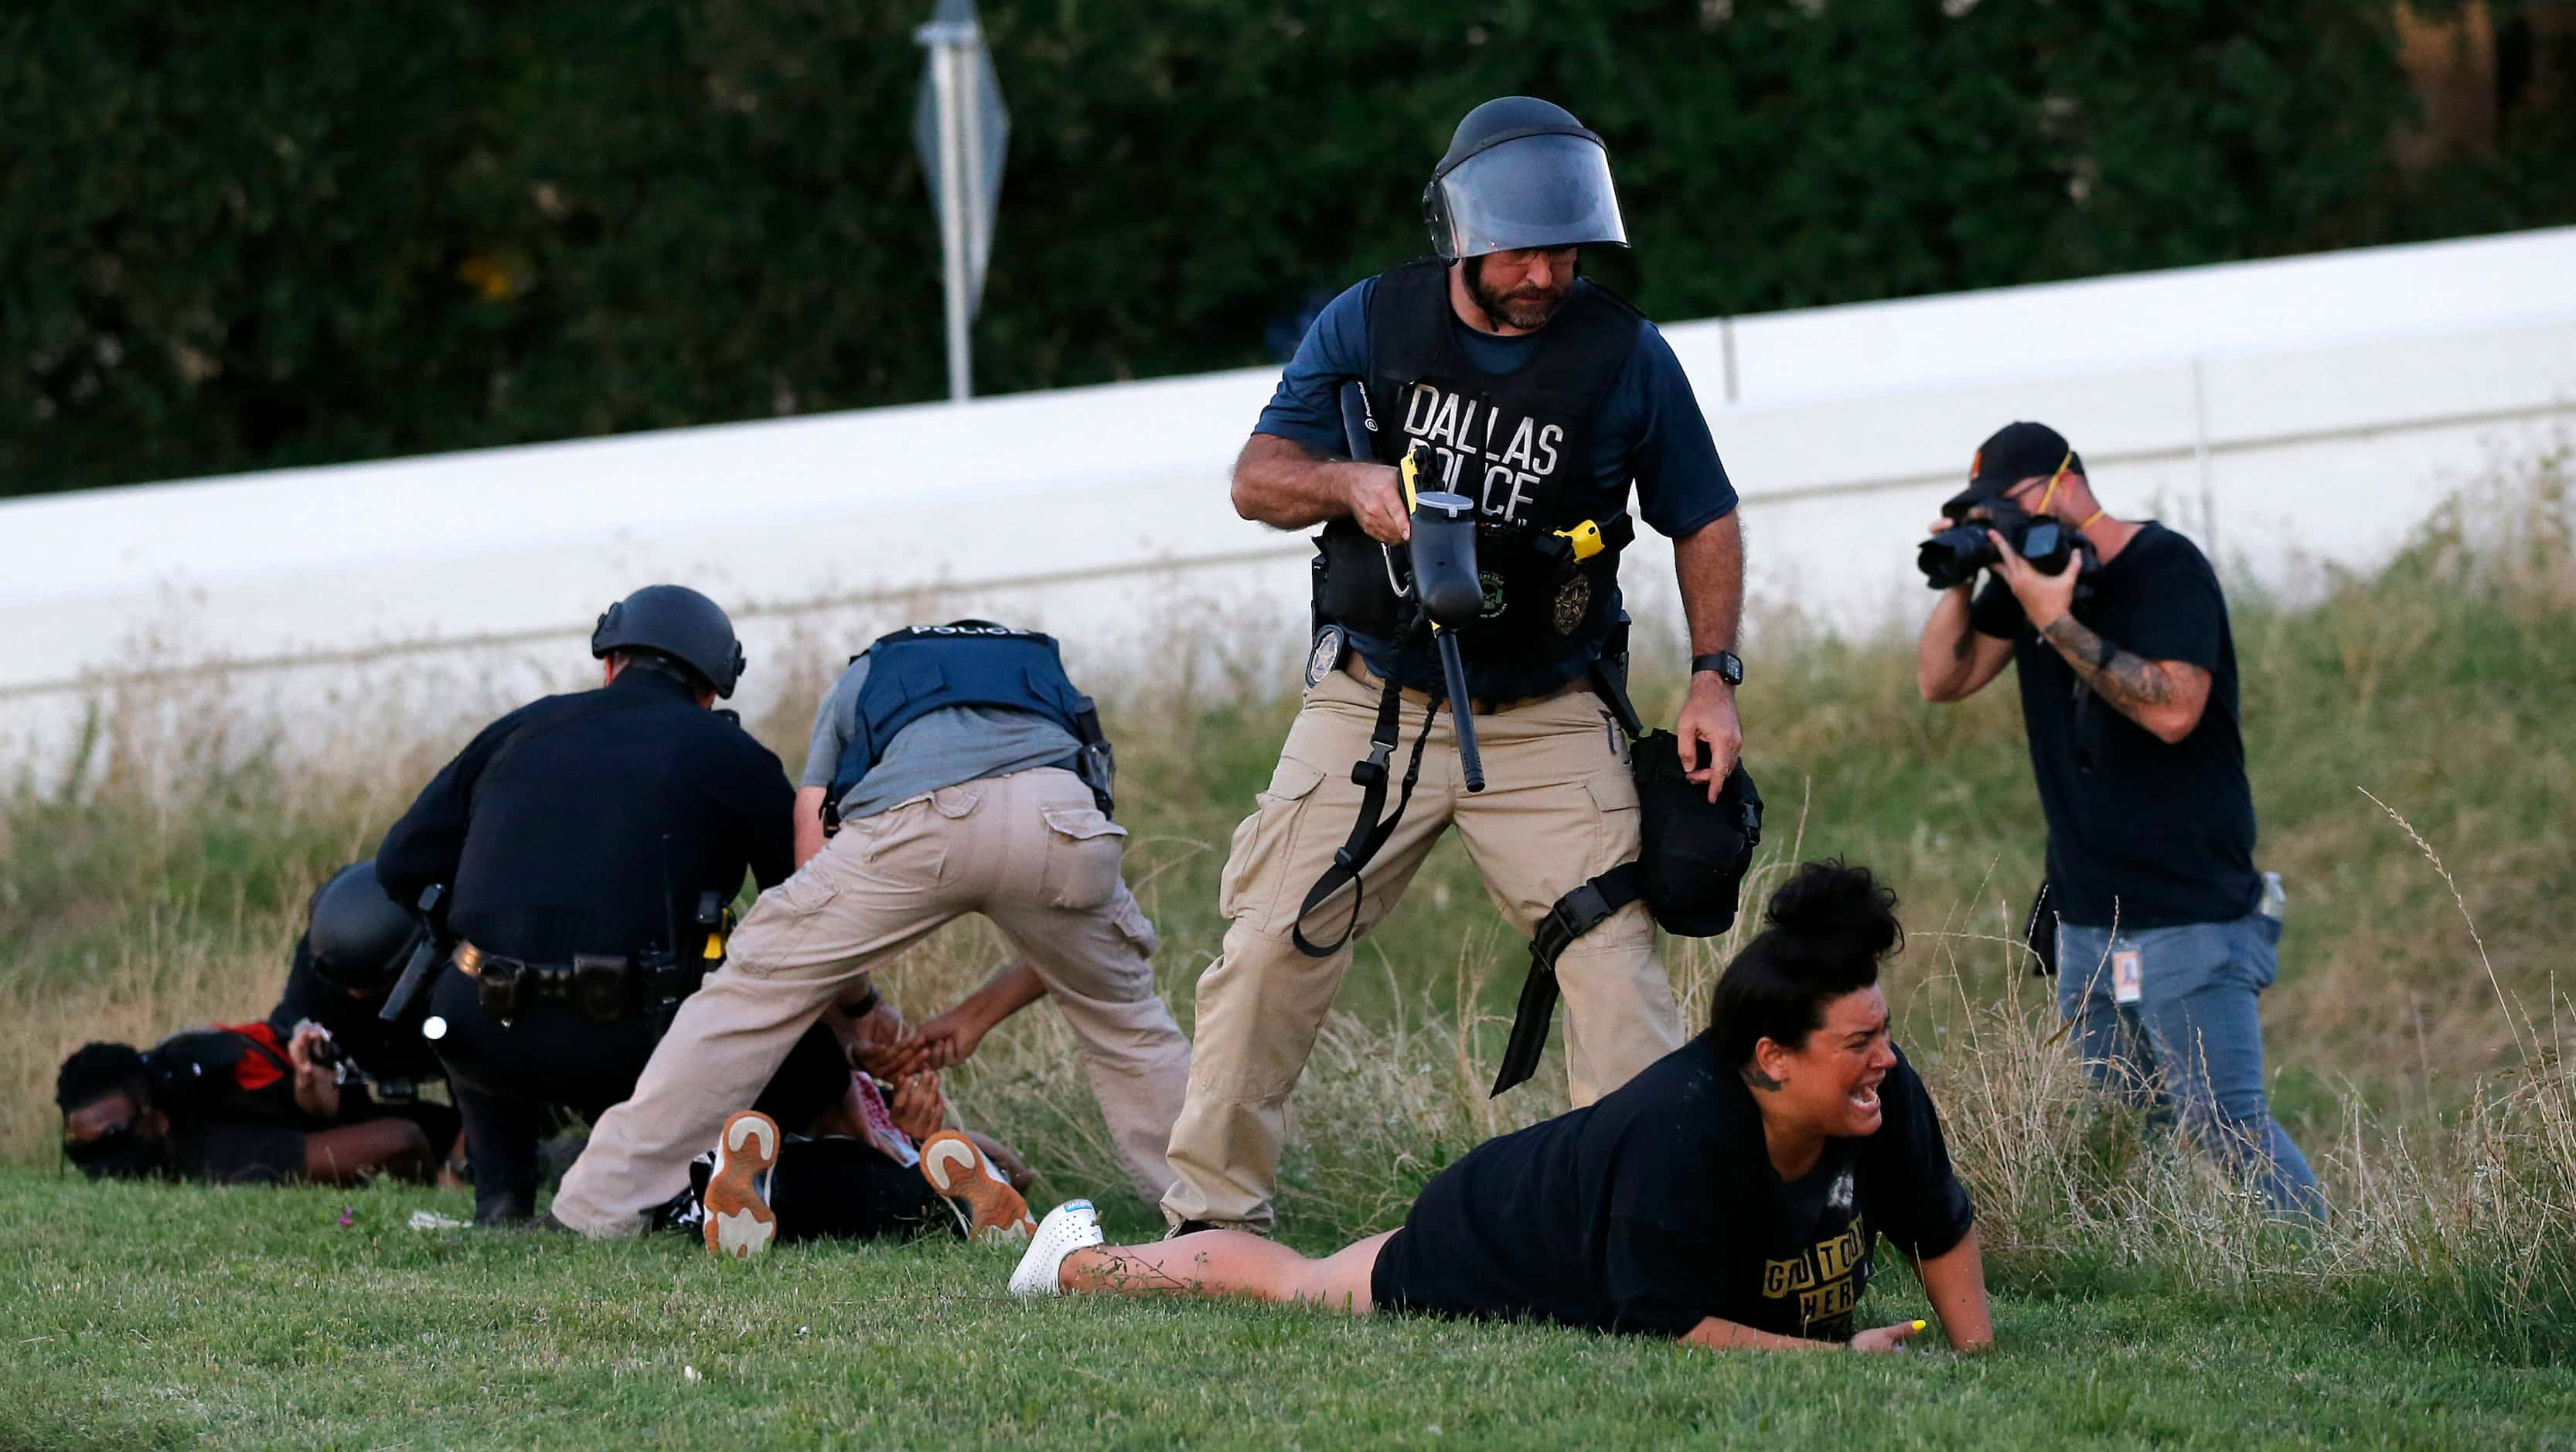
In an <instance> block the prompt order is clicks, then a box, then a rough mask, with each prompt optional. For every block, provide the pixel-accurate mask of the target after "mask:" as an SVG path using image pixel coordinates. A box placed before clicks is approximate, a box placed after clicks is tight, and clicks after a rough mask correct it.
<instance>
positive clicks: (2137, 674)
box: [2040, 614, 2173, 726]
mask: <svg viewBox="0 0 2576 1452" xmlns="http://www.w3.org/2000/svg"><path fill="white" fill-rule="evenodd" d="M2040 634H2041V635H2042V636H2044V637H2046V638H2047V640H2048V643H2049V644H2051V645H2053V646H2056V647H2057V653H2058V654H2059V655H2061V656H2064V657H2065V658H2066V663H2067V664H2068V665H2070V666H2073V667H2074V668H2075V674H2076V676H2077V678H2078V679H2080V680H2082V681H2083V682H2084V684H2086V685H2088V686H2091V687H2092V688H2093V693H2094V694H2095V695H2097V696H2100V697H2101V698H2102V699H2103V700H2105V701H2108V702H2110V703H2111V706H2112V708H2113V709H2114V710H2116V711H2118V712H2119V713H2120V714H2121V715H2123V716H2126V717H2128V718H2129V719H2130V720H2132V721H2136V722H2137V723H2138V724H2139V725H2141V726H2144V725H2146V724H2147V723H2146V722H2145V721H2144V720H2142V719H2140V716H2139V713H2140V712H2142V711H2151V710H2154V709H2155V708H2157V707H2159V706H2163V705H2166V704H2168V703H2169V702H2171V701H2172V700H2173V681H2172V679H2171V678H2170V677H2168V676H2167V675H2166V674H2165V672H2164V668H2163V667H2162V666H2159V665H2157V664H2156V663H2155V662H2154V661H2151V660H2148V659H2146V658H2145V657H2144V656H2140V655H2136V654H2133V653H2131V652H2129V651H2125V650H2122V649H2120V648H2119V647H2118V646H2112V647H2111V648H2110V650H2109V655H2110V659H2109V660H2108V661H2107V662H2105V663H2104V664H2102V665H2099V666H2096V665H2095V664H2093V662H2095V661H2097V660H2101V659H2102V657H2103V655H2104V650H2103V646H2104V641H2103V639H2102V637H2101V636H2099V635H2097V634H2095V633H2094V632H2093V631H2092V630H2090V629H2088V628H2087V627H2085V626H2084V625H2083V624H2082V623H2080V622H2079V621H2077V620H2076V618H2075V617H2074V616H2073V615H2071V614H2068V615H2060V616H2058V617H2057V619H2055V620H2053V621H2051V622H2050V623H2049V626H2048V628H2047V629H2045V630H2043V631H2041V632H2040Z"/></svg>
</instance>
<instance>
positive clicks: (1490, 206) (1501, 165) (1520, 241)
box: [1423, 135, 1628, 260]
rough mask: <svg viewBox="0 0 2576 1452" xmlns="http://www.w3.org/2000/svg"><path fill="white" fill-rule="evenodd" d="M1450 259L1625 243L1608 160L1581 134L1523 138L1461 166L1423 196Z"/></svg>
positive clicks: (1443, 252)
mask: <svg viewBox="0 0 2576 1452" xmlns="http://www.w3.org/2000/svg"><path fill="white" fill-rule="evenodd" d="M1423 210H1424V212H1425V213H1426V220H1427V221H1429V222H1430V224H1431V239H1432V242H1433V243H1434V244H1435V245H1436V246H1438V247H1439V249H1440V255H1441V256H1443V257H1446V258H1450V259H1453V260H1454V259H1456V258H1460V257H1482V256H1484V255H1485V254H1486V253H1488V252H1512V251H1517V250H1519V249H1521V248H1525V247H1581V246H1588V245H1591V244H1594V243H1609V244H1613V245H1616V246H1620V247H1625V246H1627V245H1628V228H1627V224H1626V223H1624V222H1622V221H1621V220H1620V219H1619V194H1618V192H1617V191H1615V190H1613V189H1612V187H1611V185H1610V155H1609V153H1608V152H1606V151H1603V150H1602V149H1601V147H1600V146H1599V145H1598V144H1597V143H1595V142H1592V141H1588V140H1586V139H1584V138H1583V137H1580V136H1556V135H1540V136H1523V137H1520V138H1518V139H1517V140H1512V141H1506V142H1504V143H1502V144H1501V145H1499V146H1496V147H1494V148H1493V149H1491V150H1489V151H1481V152H1478V153H1477V154H1476V155H1474V156H1471V157H1469V158H1467V159H1466V160H1465V161H1462V162H1460V163H1458V165H1457V166H1456V167H1455V168H1454V169H1452V170H1451V171H1450V172H1449V173H1448V175H1446V176H1443V177H1440V178H1439V179H1438V180H1436V181H1434V182H1432V184H1431V189H1430V191H1429V193H1428V194H1427V195H1426V196H1425V197H1424V198H1423Z"/></svg>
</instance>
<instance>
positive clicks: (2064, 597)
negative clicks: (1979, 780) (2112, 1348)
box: [1917, 423, 2321, 1214]
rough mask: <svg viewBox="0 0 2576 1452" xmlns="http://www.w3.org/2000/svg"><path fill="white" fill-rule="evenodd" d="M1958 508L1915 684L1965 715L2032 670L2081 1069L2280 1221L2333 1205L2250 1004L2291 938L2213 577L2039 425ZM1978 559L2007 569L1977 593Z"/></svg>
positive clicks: (1938, 557)
mask: <svg viewBox="0 0 2576 1452" xmlns="http://www.w3.org/2000/svg"><path fill="white" fill-rule="evenodd" d="M1943 512H1944V514H1945V515H1946V516H1947V517H1946V518H1945V519H1943V520H1942V521H1941V522H1940V523H1938V524H1936V525H1935V526H1934V527H1933V528H1934V531H1935V534H1934V539H1933V541H1931V542H1929V543H1927V544H1926V545H1925V546H1924V552H1923V560H1922V563H1923V566H1924V570H1925V573H1926V575H1927V576H1928V577H1930V579H1931V581H1932V583H1934V584H1935V585H1939V586H1943V587H1944V588H1943V589H1942V593H1941V598H1940V603H1939V604H1937V605H1935V606H1934V607H1933V611H1932V618H1931V619H1930V620H1929V621H1928V622H1926V623H1925V625H1924V627H1923V638H1922V642H1921V646H1920V650H1919V656H1918V662H1917V683H1918V684H1919V685H1920V687H1921V688H1922V692H1923V698H1924V699H1925V700H1927V701H1934V702H1948V701H1959V700H1964V699H1966V698H1967V697H1969V696H1972V695H1974V694H1976V693H1977V692H1978V691H1979V690H1981V689H1983V688H1984V687H1985V685H1986V684H1987V683H1988V682H1989V681H1992V680H1993V679H1994V678H1995V677H1996V676H1997V675H1999V674H2001V673H2002V671H2003V668H2004V666H2005V665H2006V664H2007V663H2010V664H2013V665H2015V666H2017V667H2018V669H2019V673H2020V678H2021V707H2022V722H2023V725H2024V727H2025V729H2026V730H2027V732H2028V734H2029V737H2030V759H2031V767H2032V770H2033V772H2034V774H2035V775H2036V777H2037V779H2038V783H2039V801H2040V808H2041V810H2042V812H2043V813H2044V814H2045V815H2046V817H2047V820H2048V880H2047V882H2046V884H2045V885H2044V886H2043V888H2042V889H2041V891H2042V894H2043V897H2042V900H2041V908H2040V911H2041V912H2042V913H2045V914H2046V915H2048V917H2049V918H2053V919H2054V925H2055V926H2054V938H2053V946H2054V951H2053V953H2052V954H2051V955H2050V957H2049V958H2047V959H2044V960H2043V961H2044V962H2048V963H2050V964H2051V965H2052V966H2055V967H2057V968H2059V969H2061V970H2062V971H2061V972H2060V976H2059V978H2058V995H2057V996H2058V1005H2059V1009H2060V1012H2061V1013H2062V1014H2063V1015H2064V1016H2065V1018H2066V1019H2067V1020H2068V1021H2069V1022H2070V1023H2071V1024H2072V1025H2073V1026H2074V1028H2075V1030H2076V1034H2077V1044H2078V1051H2079V1052H2080V1054H2081V1055H2082V1057H2083V1060H2084V1064H2085V1068H2086V1071H2087V1072H2088V1073H2089V1074H2090V1075H2091V1076H2092V1077H2093V1079H2094V1081H2095V1082H2096V1083H2103V1082H2105V1081H2106V1080H2107V1081H2111V1082H2112V1083H2113V1084H2114V1086H2115V1087H2116V1088H2117V1089H2118V1090H2119V1091H2120V1092H2121V1093H2122V1094H2123V1095H2124V1096H2125V1097H2127V1098H2129V1099H2131V1100H2132V1101H2133V1102H2137V1103H2139V1104H2141V1105H2145V1106H2151V1107H2152V1108H2153V1109H2154V1110H2155V1111H2156V1113H2157V1116H2158V1117H2159V1118H2163V1117H2165V1116H2167V1115H2178V1117H2179V1118H2180V1120H2181V1122H2182V1124H2183V1126H2184V1127H2185V1129H2186V1130H2187V1131H2189V1132H2190V1133H2191V1134H2192V1135H2193V1136H2194V1137H2195V1138H2198V1139H2199V1140H2201V1141H2202V1142H2203V1143H2204V1144H2205V1145H2206V1146H2207V1147H2208V1148H2209V1149H2210V1150H2211V1151H2212V1152H2214V1153H2216V1154H2217V1155H2219V1156H2220V1158H2221V1159H2222V1160H2223V1161H2224V1162H2225V1163H2227V1164H2229V1165H2231V1166H2233V1167H2237V1168H2240V1169H2249V1170H2252V1171H2254V1172H2255V1173H2257V1174H2258V1175H2259V1176H2260V1179H2261V1183H2262V1187H2263V1192H2264V1195H2265V1198H2266V1199H2267V1200H2268V1201H2269V1203H2270V1204H2271V1206H2272V1208H2273V1209H2274V1210H2275V1211H2277V1212H2282V1213H2302V1214H2314V1213H2316V1212H2317V1211H2318V1210H2319V1209H2320V1208H2321V1202H2320V1201H2319V1199H2318V1195H2317V1186H2316V1177H2315V1175H2314V1174H2312V1173H2311V1172H2310V1170H2309V1168H2308V1162H2307V1160H2306V1159H2305V1158H2304V1157H2302V1156H2301V1155H2300V1153H2299V1149H2298V1146H2297V1145H2295V1144H2292V1143H2291V1142H2290V1137H2289V1136H2288V1135H2287V1134H2286V1133H2284V1132H2283V1131H2282V1129H2281V1126H2280V1125H2279V1124H2278V1123H2277V1122H2276V1121H2274V1119H2273V1118H2272V1114H2271V1109H2270V1106H2269V1104H2268V1102H2267V1101H2266V1099H2265V1096H2264V1092H2263V1036H2262V1028H2261V1025H2260V1023H2259V1021H2258V1019H2257V1017H2256V1012H2255V1000H2256V997H2257V995H2259V994H2260V993H2261V992H2262V991H2263V990H2264V989H2265V988H2267V987H2269V986H2271V983H2272V980H2273V977H2274V975H2275V974H2276V973H2277V971H2278V960H2277V958H2276V957H2275V954H2274V946H2275V944H2276V943H2277V942H2278V941H2279V938H2280V932H2281V924H2280V920H2279V918H2278V916H2277V915H2275V914H2274V913H2273V912H2271V911H2270V910H2269V909H2270V908H2271V906H2272V905H2271V904H2270V903H2268V902H2267V901H2266V890H2265V886H2264V879H2263V877H2262V875H2261V874H2259V873H2257V872H2256V871H2255V868H2254V799H2253V793H2252V790H2251V788H2250V787H2249V786H2248V785H2247V782H2246V778H2245V746H2244V741H2243V739H2242V738H2241V736H2240V735H2239V733H2238V713H2237V679H2236V650H2235V645H2234V641H2233V639H2232V637H2231V636H2230V634H2229V632H2228V624H2227V602H2226V599H2225V597H2224V596H2223V595H2222V593H2221V592H2220V590H2219V587H2218V576H2217V574H2216V573H2215V572H2214V571H2212V570H2211V568H2210V566H2209V561H2208V560H2207V559H2206V558H2204V557H2203V556H2202V555H2201V553H2200V551H2199V550H2198V549H2197V548H2196V547H2194V546H2193V544H2192V543H2191V541H2190V540H2188V539H2185V538H2184V537H2183V536H2181V535H2179V534H2177V533H2175V532H2174V531H2172V530H2170V529H2167V528H2165V527H2164V526H2163V525H2161V524H2158V523H2156V522H2155V521H2153V520H2144V521H2135V522H2133V521H2129V520H2122V519H2114V518H2112V517H2111V515H2110V514H2109V512H2108V511H2106V510H2104V509H2103V508H2102V506H2101V504H2100V503H2099V502H2098V501H2097V500H2096V499H2095V498H2094V495H2093V489H2092V485H2091V483H2090V481H2088V480H2087V479H2086V478H2085V475H2084V461H2083V460H2082V459H2081V458H2080V457H2078V456H2077V455H2076V453H2075V451H2074V450H2073V449H2072V448H2070V447H2068V445H2067V442H2066V440H2065V438H2064V437H2063V436H2061V435H2060V434H2059V433H2058V432H2057V431H2056V430H2054V429H2051V428H2048V427H2046V426H2044V425H2041V424H2036V423H2014V424H2010V425H2007V426H2006V427H2004V428H2003V429H2002V430H2000V431H1999V432H1997V433H1996V434H1995V435H1994V436H1993V437H1992V438H1989V439H1987V440H1986V442H1985V444H1984V446H1983V447H1982V448H1980V449H1979V450H1978V451H1977V455H1976V459H1975V461H1974V462H1973V463H1972V464H1971V465H1970V466H1969V481H1968V488H1967V490H1966V491H1965V492H1964V493H1961V494H1959V495H1958V496H1956V497H1955V498H1953V499H1951V500H1950V501H1949V503H1948V504H1947V505H1945V506H1944V507H1943ZM1962 524H1967V525H1971V526H1978V525H1989V524H1990V525H1992V526H1995V527H1993V528H1976V529H1974V530H1973V532H1972V533H1964V534H1963V533H1960V532H1958V527H1959V526H1960V525H1962ZM2065 536H2072V538H2066V537H2065ZM1980 537H1981V538H1982V540H1983V542H1984V547H1983V548H1979V547H1978V546H1977V540H1978V539H1979V538H1980ZM2034 558H2037V559H2038V561H2039V563H2034ZM1980 565H1982V566H1984V567H1985V568H1988V569H1990V570H1991V571H1992V575H1993V578H1992V579H1991V580H1990V581H1989V583H1988V584H1987V585H1986V587H1985V589H1984V590H1983V592H1981V593H1976V594H1974V595H1973V597H1972V594H1971V590H1972V583H1973V579H1974V576H1975V574H1976V570H1977V568H1978V567H1979V566H1980ZM2042 565H2054V566H2055V569H2054V571H2053V572H2052V571H2050V570H2048V569H2044V568H2042ZM2043 921H2044V920H2043ZM2038 936H2039V935H2038V934H2037V933H2036V932H2035V933H2034V937H2035V938H2037V937H2038ZM2035 946H2040V947H2042V948H2043V950H2045V949H2046V947H2047V946H2048V945H2047V944H2046V943H2045V942H2042V943H2037V944H2035Z"/></svg>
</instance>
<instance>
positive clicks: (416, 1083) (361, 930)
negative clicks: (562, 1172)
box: [268, 862, 464, 1183]
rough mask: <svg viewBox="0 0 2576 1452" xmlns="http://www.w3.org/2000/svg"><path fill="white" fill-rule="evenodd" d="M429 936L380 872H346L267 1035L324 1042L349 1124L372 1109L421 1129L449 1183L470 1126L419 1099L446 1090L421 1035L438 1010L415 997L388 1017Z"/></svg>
mask: <svg viewBox="0 0 2576 1452" xmlns="http://www.w3.org/2000/svg"><path fill="white" fill-rule="evenodd" d="M427 936H428V934H427V930H425V929H424V928H422V927H421V925H420V923H419V921H418V920H417V919H415V918H414V917H413V916H412V915H411V914H410V913H407V912H405V911H403V910H402V908H401V907H400V906H399V905H397V904H396V903H395V902H394V900H393V899H392V898H391V897H388V896H387V895H386V894H385V889H384V886H383V884H381V883H379V882H378V881H376V865H375V864H374V863H372V862H352V863H350V864H349V865H348V866H346V867H343V868H341V869H340V870H339V871H338V872H335V873H333V874H331V876H330V878H329V879H328V880H327V881H325V882H324V883H323V884H322V886H321V887H319V888H317V889H315V891H314V893H313V900H312V902H311V903H309V904H308V905H307V906H306V908H305V913H304V932H303V934H302V935H301V936H300V937H298V938H297V939H296V940H295V956H294V959H293V961H292V963H291V965H290V966H289V967H288V969H287V972H286V989H285V991H284V992H283V993H281V994H280V995H279V996H278V1000H277V1007H275V1008H273V1009H271V1010H269V1014H268V1026H269V1027H270V1028H271V1029H273V1030H275V1031H276V1033H277V1036H278V1039H279V1040H280V1041H281V1042H283V1043H287V1044H289V1045H292V1044H294V1043H296V1042H298V1041H299V1040H312V1039H315V1038H316V1037H318V1039H319V1043H320V1045H321V1047H319V1049H318V1054H319V1056H320V1057H322V1058H323V1059H324V1060H325V1061H326V1066H327V1067H330V1068H332V1069H334V1070H336V1072H337V1074H338V1076H339V1079H340V1083H341V1099H342V1101H343V1105H344V1107H343V1110H342V1117H343V1118H349V1117H351V1110H352V1109H353V1108H367V1107H372V1108H373V1109H374V1110H375V1111H376V1112H377V1113H381V1114H384V1115H389V1116H392V1117H394V1118H398V1119H408V1120H410V1121H411V1122H412V1123H414V1124H417V1125H419V1126H420V1127H421V1129H422V1131H423V1132H424V1133H426V1134H427V1135H428V1136H429V1140H430V1143H431V1144H433V1145H435V1146H436V1147H437V1149H438V1152H439V1154H440V1155H441V1156H443V1157H444V1161H445V1165H446V1169H445V1170H444V1171H443V1172H442V1179H443V1180H450V1177H452V1176H453V1175H454V1173H455V1172H456V1171H458V1170H460V1169H461V1168H462V1157H463V1149H464V1142H463V1136H462V1135H461V1134H460V1133H459V1130H460V1129H461V1128H462V1121H460V1120H459V1119H458V1118H457V1112H456V1111H455V1110H454V1109H452V1108H450V1107H449V1106H447V1105H444V1104H438V1103H434V1102H431V1101H429V1100H425V1099H423V1098H421V1097H420V1096H421V1091H422V1090H423V1089H426V1088H429V1087H430V1086H432V1085H444V1084H445V1083H446V1082H447V1070H446V1067H445V1066H444V1065H442V1064H440V1063H439V1062H438V1054H437V1052H436V1051H435V1050H434V1049H432V1048H431V1046H430V1043H429V1040H427V1039H425V1038H422V1037H421V1034H420V1025H421V1019H422V1018H423V1017H424V1016H425V1015H426V1014H427V1013H428V1011H429V1007H428V1005H427V1003H425V1002H422V1001H420V999H419V998H418V997H417V996H415V998H414V1001H413V1003H412V1005H411V1006H410V1007H409V1009H408V1010H407V1011H406V1012H404V1013H402V1014H401V1015H400V1016H399V1017H398V1018H397V1019H394V1020H387V1019H386V1018H385V1017H384V1015H383V1008H384V1004H385V998H386V995H387V994H389V993H391V992H392V991H393V986H394V982H395V980H396V979H398V978H400V977H401V976H402V972H403V969H404V968H405V967H406V966H408V965H409V964H410V962H411V958H412V953H413V951H414V950H415V949H417V948H418V947H419V946H420V945H421V942H422V940H423V939H424V938H426V937H427ZM355 1117H358V1118H370V1117H373V1116H372V1115H368V1114H360V1115H357V1116H355ZM450 1182H453V1183H461V1181H453V1180H450Z"/></svg>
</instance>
